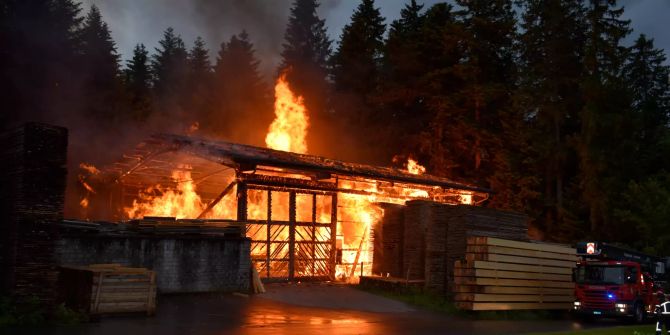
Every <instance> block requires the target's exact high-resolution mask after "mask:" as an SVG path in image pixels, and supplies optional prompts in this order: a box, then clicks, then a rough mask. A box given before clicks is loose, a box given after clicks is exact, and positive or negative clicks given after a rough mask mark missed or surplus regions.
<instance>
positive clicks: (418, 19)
mask: <svg viewBox="0 0 670 335" xmlns="http://www.w3.org/2000/svg"><path fill="white" fill-rule="evenodd" d="M422 9H423V5H418V4H417V3H416V1H415V0H412V1H411V2H410V3H409V4H407V5H405V7H404V8H403V9H402V10H401V11H400V18H399V19H397V20H395V21H393V22H392V23H391V28H390V29H389V37H388V40H387V41H386V46H385V55H384V65H385V67H386V73H387V80H390V81H391V82H392V83H401V82H403V81H406V80H413V77H415V76H416V75H417V74H419V73H421V72H422V71H423V70H422V68H423V67H422V66H421V60H420V56H419V53H420V51H419V45H418V43H417V41H418V40H419V35H420V30H421V27H422V26H423V14H422V13H421V10H422ZM408 86H411V85H408Z"/></svg>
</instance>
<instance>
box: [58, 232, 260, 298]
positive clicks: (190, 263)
mask: <svg viewBox="0 0 670 335" xmlns="http://www.w3.org/2000/svg"><path fill="white" fill-rule="evenodd" d="M249 247H250V241H249V239H247V238H214V237H207V238H205V237H198V238H187V237H181V238H180V237H172V236H164V237H158V236H149V237H146V236H130V237H129V236H91V235H82V236H76V235H75V236H62V237H61V238H60V239H59V240H57V241H56V258H57V261H58V263H59V264H61V265H87V264H96V263H98V264H99V263H120V264H123V265H126V266H132V267H144V268H148V269H151V270H154V271H156V279H157V286H158V291H159V292H160V293H185V292H234V291H238V292H247V291H248V290H249V278H250V269H251V258H250V254H249Z"/></svg>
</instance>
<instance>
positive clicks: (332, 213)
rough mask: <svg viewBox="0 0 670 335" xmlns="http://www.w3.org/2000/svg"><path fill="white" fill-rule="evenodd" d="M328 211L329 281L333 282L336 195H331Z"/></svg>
mask: <svg viewBox="0 0 670 335" xmlns="http://www.w3.org/2000/svg"><path fill="white" fill-rule="evenodd" d="M332 200H333V202H332V205H331V210H330V279H331V280H335V266H336V264H335V263H336V262H337V193H334V194H333V198H332Z"/></svg>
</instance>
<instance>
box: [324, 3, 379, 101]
mask: <svg viewBox="0 0 670 335" xmlns="http://www.w3.org/2000/svg"><path fill="white" fill-rule="evenodd" d="M385 30H386V25H385V24H384V18H383V17H382V16H381V14H380V12H379V8H375V4H374V0H362V1H361V3H360V4H359V5H358V8H357V9H356V11H355V12H354V14H353V15H352V16H351V22H350V23H349V24H347V25H346V26H344V29H343V30H342V37H341V40H340V44H339V46H338V48H337V51H336V52H335V54H334V55H333V61H332V63H333V69H332V72H333V79H334V81H335V85H336V89H338V90H340V91H346V92H351V93H354V94H357V95H359V96H366V95H367V94H369V93H371V92H373V91H374V89H375V88H376V87H377V80H378V75H379V73H378V72H379V67H380V62H381V57H382V52H383V46H384V41H383V35H384V31H385Z"/></svg>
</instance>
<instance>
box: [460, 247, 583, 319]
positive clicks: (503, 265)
mask: <svg viewBox="0 0 670 335" xmlns="http://www.w3.org/2000/svg"><path fill="white" fill-rule="evenodd" d="M576 261H577V256H576V251H575V249H574V248H570V247H567V246H563V245H556V244H547V243H535V242H520V241H512V240H505V239H499V238H492V237H486V236H470V237H468V238H467V253H466V254H465V257H464V259H462V260H458V261H456V262H455V263H454V275H455V277H454V285H453V294H454V301H455V302H456V306H457V307H459V308H461V309H465V310H473V311H482V310H521V309H565V310H567V309H569V308H570V307H571V305H572V302H573V301H574V296H573V290H574V284H573V283H572V278H571V273H572V269H573V268H574V267H575V265H576Z"/></svg>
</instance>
